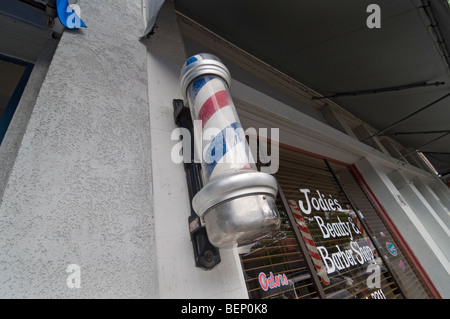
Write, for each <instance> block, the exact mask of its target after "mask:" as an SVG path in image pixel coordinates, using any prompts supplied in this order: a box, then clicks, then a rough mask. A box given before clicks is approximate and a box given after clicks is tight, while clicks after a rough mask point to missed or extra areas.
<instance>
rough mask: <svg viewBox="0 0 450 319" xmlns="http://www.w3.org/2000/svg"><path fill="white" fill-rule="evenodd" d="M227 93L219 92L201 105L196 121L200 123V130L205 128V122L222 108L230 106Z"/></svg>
mask: <svg viewBox="0 0 450 319" xmlns="http://www.w3.org/2000/svg"><path fill="white" fill-rule="evenodd" d="M230 104H231V103H230V100H229V98H228V93H227V91H225V90H222V91H219V92H217V93H215V94H214V95H212V96H210V97H209V98H208V99H207V100H206V101H205V103H203V105H202V108H201V109H200V112H198V119H199V120H201V121H202V128H203V127H205V124H206V122H208V120H209V119H210V117H211V116H213V114H214V113H216V112H217V111H218V110H220V109H221V108H223V107H224V106H227V105H230Z"/></svg>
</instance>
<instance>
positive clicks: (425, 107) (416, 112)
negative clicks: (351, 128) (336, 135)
mask: <svg viewBox="0 0 450 319" xmlns="http://www.w3.org/2000/svg"><path fill="white" fill-rule="evenodd" d="M449 96H450V93H447V94H445V95H444V96H442V97H440V98H438V99H437V100H434V101H433V102H431V103H429V104H427V105H425V106H424V107H422V108H420V109H418V110H417V111H415V112H413V113H411V114H409V115H407V116H405V117H404V118H401V119H400V120H398V121H397V122H395V123H394V124H391V125H390V126H388V127H386V128H385V129H383V130H381V131H378V132H377V133H375V134H372V135H370V136H369V137H366V138H365V139H363V140H362V142H365V141H367V140H370V139H371V138H374V137H376V136H378V135H381V134H383V133H384V132H386V131H389V130H390V129H392V128H394V127H395V126H397V125H398V124H400V123H401V122H403V121H405V120H407V119H409V118H411V117H413V116H414V115H416V114H418V113H420V112H422V111H424V110H426V109H428V108H430V107H431V106H433V105H435V104H436V103H438V102H440V101H442V100H444V99H446V98H447V97H449Z"/></svg>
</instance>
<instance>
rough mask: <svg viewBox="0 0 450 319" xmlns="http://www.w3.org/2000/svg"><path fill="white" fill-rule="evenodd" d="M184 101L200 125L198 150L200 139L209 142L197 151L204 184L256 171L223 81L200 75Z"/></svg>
mask: <svg viewBox="0 0 450 319" xmlns="http://www.w3.org/2000/svg"><path fill="white" fill-rule="evenodd" d="M203 59H204V55H195V56H193V57H191V58H190V59H189V60H188V61H187V62H186V66H189V65H190V64H191V63H194V62H199V61H201V60H203ZM187 98H188V100H189V105H190V107H191V113H192V115H193V119H194V120H197V121H201V128H202V134H201V136H200V135H198V136H197V140H196V145H197V147H202V146H203V143H202V142H203V141H202V140H199V139H203V138H204V139H211V141H210V142H209V143H208V144H207V145H206V146H205V147H204V148H203V149H201V148H197V152H199V153H200V154H202V155H203V159H204V161H205V164H204V171H203V174H204V175H203V176H204V179H205V182H206V183H207V182H208V181H209V180H210V179H213V178H216V177H218V176H221V175H224V174H227V173H230V172H233V171H237V170H256V166H255V164H254V160H253V158H252V157H251V153H250V151H249V147H248V144H247V142H246V139H245V134H244V130H243V129H242V126H241V123H240V121H239V118H238V116H237V114H236V109H235V106H234V104H233V100H232V98H231V95H230V93H229V90H228V85H227V83H226V82H225V80H224V79H222V78H221V77H220V76H217V75H214V74H205V75H201V76H199V77H197V78H196V79H195V80H193V81H192V83H191V84H190V85H189V87H188V88H187ZM212 134H214V135H212ZM218 164H221V165H218Z"/></svg>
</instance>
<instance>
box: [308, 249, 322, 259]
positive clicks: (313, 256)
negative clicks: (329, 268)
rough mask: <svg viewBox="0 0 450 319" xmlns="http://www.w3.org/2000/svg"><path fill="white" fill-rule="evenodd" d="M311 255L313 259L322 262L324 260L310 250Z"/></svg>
mask: <svg viewBox="0 0 450 319" xmlns="http://www.w3.org/2000/svg"><path fill="white" fill-rule="evenodd" d="M309 254H310V255H311V257H312V258H314V259H317V260H320V261H322V258H321V257H320V255H319V254H318V253H315V252H313V251H311V250H310V251H309Z"/></svg>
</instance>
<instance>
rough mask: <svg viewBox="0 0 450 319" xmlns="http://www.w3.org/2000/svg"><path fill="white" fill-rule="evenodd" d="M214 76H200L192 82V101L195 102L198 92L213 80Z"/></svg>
mask: <svg viewBox="0 0 450 319" xmlns="http://www.w3.org/2000/svg"><path fill="white" fill-rule="evenodd" d="M214 79H215V77H214V76H210V75H206V76H200V77H198V78H197V79H195V80H194V81H193V82H192V99H193V100H195V98H196V97H197V94H198V92H200V90H201V89H202V87H203V86H204V85H205V84H206V83H208V82H209V81H211V80H214Z"/></svg>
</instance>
